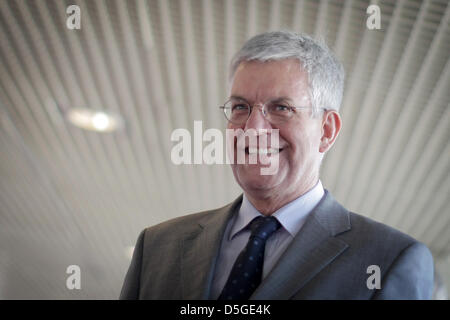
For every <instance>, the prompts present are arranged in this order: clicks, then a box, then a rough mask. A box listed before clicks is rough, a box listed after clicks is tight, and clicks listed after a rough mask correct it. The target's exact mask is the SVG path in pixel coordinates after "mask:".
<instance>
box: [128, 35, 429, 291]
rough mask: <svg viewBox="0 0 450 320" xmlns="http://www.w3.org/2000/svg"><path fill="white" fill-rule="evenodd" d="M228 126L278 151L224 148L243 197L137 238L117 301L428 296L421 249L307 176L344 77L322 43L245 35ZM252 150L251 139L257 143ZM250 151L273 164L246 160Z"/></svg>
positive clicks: (334, 116)
mask: <svg viewBox="0 0 450 320" xmlns="http://www.w3.org/2000/svg"><path fill="white" fill-rule="evenodd" d="M230 74H231V77H230V79H231V84H232V86H231V94H230V100H229V101H228V102H227V103H226V104H225V105H224V106H223V107H222V108H223V109H224V111H225V115H226V117H227V119H228V129H242V130H243V132H254V135H256V137H257V138H260V136H262V133H263V132H265V133H267V134H268V135H269V136H270V135H272V134H274V132H275V131H276V130H278V131H277V132H278V135H279V141H278V145H276V146H275V145H274V146H271V145H269V146H267V148H262V147H261V145H257V146H251V145H248V143H246V144H244V145H241V146H239V144H238V143H237V142H236V141H234V142H233V148H234V151H235V154H236V153H238V152H245V155H246V163H243V164H239V163H236V162H235V163H234V164H232V170H233V174H234V177H235V179H236V181H237V183H238V184H239V185H240V186H241V187H242V189H243V191H244V192H243V195H241V196H240V197H239V198H238V199H236V200H235V201H234V202H233V203H231V204H229V205H227V206H225V207H223V208H220V209H217V210H211V211H205V212H201V213H197V214H192V215H188V216H184V217H179V218H176V219H173V220H170V221H167V222H164V223H161V224H159V225H156V226H153V227H150V228H147V229H146V230H144V231H143V232H142V233H141V234H140V236H139V238H138V241H137V245H136V248H135V251H134V255H133V259H132V262H131V266H130V268H129V270H128V273H127V275H126V278H125V282H124V285H123V288H122V292H121V295H120V298H122V299H221V300H222V299H223V300H227V299H228V300H237V299H430V298H431V294H432V287H433V260H432V256H431V254H430V252H429V250H428V249H427V248H426V246H425V245H423V244H421V243H420V242H417V241H416V240H414V239H412V238H411V237H409V236H407V235H405V234H402V233H401V232H399V231H397V230H394V229H392V228H390V227H388V226H386V225H383V224H380V223H377V222H375V221H372V220H370V219H368V218H365V217H363V216H360V215H357V214H355V213H351V212H349V211H347V210H346V209H345V208H343V207H342V206H341V205H340V204H339V203H337V202H336V200H335V199H334V198H333V197H332V195H331V194H330V193H329V192H328V191H327V190H324V188H323V186H322V184H321V181H320V180H319V169H320V164H321V161H322V158H323V156H324V154H325V153H326V152H327V151H328V150H329V149H330V148H331V146H332V145H333V143H334V142H335V140H336V138H337V136H338V134H339V131H340V129H341V118H340V115H339V113H338V110H339V106H340V103H341V100H342V94H343V82H344V71H343V67H342V65H341V64H340V63H339V62H338V60H337V59H336V58H335V57H334V55H333V54H332V52H331V51H330V50H329V49H328V48H327V47H326V45H325V44H322V43H320V42H317V41H315V40H313V39H311V38H310V37H308V36H302V35H298V34H295V33H292V32H271V33H264V34H261V35H258V36H256V37H254V38H252V39H250V40H249V41H248V42H247V43H246V44H245V45H244V46H243V48H242V49H241V50H240V51H239V52H238V53H237V54H236V55H235V57H234V59H233V61H232V63H231V72H230ZM258 143H259V142H258ZM252 154H264V155H266V156H267V157H268V158H269V160H270V161H271V164H273V163H276V165H277V171H276V172H275V173H274V174H267V175H263V174H261V169H262V168H263V167H264V166H265V165H266V166H267V164H262V163H261V162H257V163H255V164H249V163H248V161H247V160H248V158H249V157H250V155H252Z"/></svg>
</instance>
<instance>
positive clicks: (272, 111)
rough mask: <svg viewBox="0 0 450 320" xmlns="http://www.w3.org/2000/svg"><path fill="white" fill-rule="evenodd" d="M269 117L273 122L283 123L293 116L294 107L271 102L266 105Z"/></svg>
mask: <svg viewBox="0 0 450 320" xmlns="http://www.w3.org/2000/svg"><path fill="white" fill-rule="evenodd" d="M266 112H267V116H266V117H267V119H268V120H269V121H270V122H272V123H282V122H285V121H287V120H289V118H290V117H291V116H292V114H293V113H292V108H291V107H290V106H289V105H288V104H283V103H279V102H278V103H269V104H267V105H266Z"/></svg>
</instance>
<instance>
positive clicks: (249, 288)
mask: <svg viewBox="0 0 450 320" xmlns="http://www.w3.org/2000/svg"><path fill="white" fill-rule="evenodd" d="M279 227H280V223H279V222H278V220H277V219H276V218H274V217H258V218H256V219H254V220H253V221H252V222H251V223H250V229H251V231H252V233H251V235H250V238H249V239H248V242H247V245H246V247H245V248H244V249H243V250H242V251H241V253H240V254H239V256H238V257H237V259H236V262H235V263H234V265H233V268H232V269H231V272H230V276H229V277H228V280H227V283H226V284H225V286H224V288H223V290H222V293H221V294H220V296H219V298H218V300H247V299H248V298H249V297H250V296H251V295H252V293H253V292H254V291H255V289H256V288H257V287H258V286H259V284H260V283H261V278H262V271H263V263H264V249H265V247H266V240H267V239H268V238H269V237H270V236H271V235H272V233H274V232H275V231H276V230H277V229H278V228H279Z"/></svg>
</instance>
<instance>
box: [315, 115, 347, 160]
mask: <svg viewBox="0 0 450 320" xmlns="http://www.w3.org/2000/svg"><path fill="white" fill-rule="evenodd" d="M341 125H342V121H341V116H340V115H339V113H338V112H337V111H335V110H327V111H325V113H324V115H323V120H322V136H321V138H320V146H319V152H321V153H325V152H327V151H328V150H329V149H330V148H331V146H332V145H333V144H334V141H335V140H336V138H337V136H338V135H339V132H340V131H341Z"/></svg>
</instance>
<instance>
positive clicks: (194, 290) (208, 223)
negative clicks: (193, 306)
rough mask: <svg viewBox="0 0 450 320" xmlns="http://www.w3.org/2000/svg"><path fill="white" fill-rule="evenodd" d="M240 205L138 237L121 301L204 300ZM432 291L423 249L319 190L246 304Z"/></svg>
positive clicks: (165, 225)
mask: <svg viewBox="0 0 450 320" xmlns="http://www.w3.org/2000/svg"><path fill="white" fill-rule="evenodd" d="M241 201H242V196H240V197H239V198H238V199H236V200H235V201H234V202H233V203H231V204H229V205H227V206H225V207H223V208H220V209H216V210H210V211H205V212H200V213H196V214H191V215H187V216H184V217H179V218H176V219H173V220H170V221H166V222H164V223H161V224H158V225H156V226H153V227H149V228H147V229H145V230H144V231H142V232H141V234H140V235H139V238H138V241H137V244H136V248H135V250H134V254H133V258H132V261H131V265H130V268H129V270H128V273H127V275H126V277H125V281H124V284H123V287H122V291H121V294H120V299H209V298H210V288H211V282H212V278H213V275H214V270H215V265H216V261H217V257H218V253H219V248H220V243H221V240H222V237H223V233H224V230H225V227H226V225H227V222H228V221H229V219H230V218H231V216H232V215H233V214H234V213H235V212H237V210H238V209H239V207H240V204H241ZM370 265H377V266H378V267H379V268H380V269H379V270H380V273H379V274H380V279H381V283H380V284H381V288H380V289H376V288H374V289H369V288H368V285H367V282H368V281H367V280H368V278H369V277H372V279H371V280H370V281H369V282H370V283H374V281H372V280H374V277H376V274H373V271H371V272H369V273H368V271H367V268H368V267H369V266H370ZM432 290H433V258H432V256H431V253H430V251H429V250H428V248H427V247H426V246H425V245H423V244H422V243H420V242H417V241H416V240H414V239H413V238H411V237H409V236H407V235H405V234H403V233H401V232H399V231H397V230H395V229H393V228H390V227H388V226H386V225H383V224H381V223H378V222H375V221H373V220H370V219H368V218H365V217H363V216H360V215H357V214H355V213H351V212H349V211H347V210H346V209H345V208H343V207H342V206H341V205H340V204H339V203H338V202H337V201H336V200H335V199H334V198H333V197H332V196H331V194H330V193H329V192H328V191H325V195H324V197H323V198H322V199H321V201H320V203H319V204H318V205H317V206H316V207H315V208H314V210H313V211H312V213H311V214H310V216H309V217H308V219H307V221H306V223H305V225H304V226H303V227H302V229H301V230H300V231H299V233H298V234H297V236H296V237H295V238H294V239H293V241H292V243H291V244H290V245H289V247H288V248H287V250H286V251H285V252H284V253H283V255H282V256H281V258H280V260H279V261H278V262H277V263H276V265H275V266H274V268H273V269H272V271H271V272H270V273H269V274H268V275H267V277H266V278H265V279H264V280H263V281H262V283H261V284H260V286H259V287H258V288H257V289H256V291H255V292H254V293H253V295H252V296H251V297H250V299H259V300H265V299H431V296H432Z"/></svg>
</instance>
